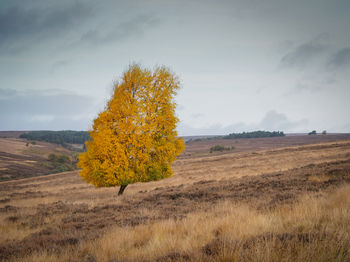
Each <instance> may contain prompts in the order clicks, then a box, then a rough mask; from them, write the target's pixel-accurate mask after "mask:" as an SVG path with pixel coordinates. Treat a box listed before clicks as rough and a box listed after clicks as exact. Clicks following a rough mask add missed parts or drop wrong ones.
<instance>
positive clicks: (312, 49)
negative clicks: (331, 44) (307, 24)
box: [280, 34, 328, 69]
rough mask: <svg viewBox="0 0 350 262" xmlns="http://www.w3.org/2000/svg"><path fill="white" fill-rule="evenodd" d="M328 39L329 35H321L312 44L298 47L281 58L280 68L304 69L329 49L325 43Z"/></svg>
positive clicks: (308, 43)
mask: <svg viewBox="0 0 350 262" xmlns="http://www.w3.org/2000/svg"><path fill="white" fill-rule="evenodd" d="M327 38H328V35H327V34H321V35H319V36H317V37H316V38H315V39H313V40H311V41H310V42H307V43H304V44H302V45H299V46H297V47H296V48H294V50H292V51H290V52H289V53H287V54H286V55H284V56H283V57H282V58H281V61H280V66H281V67H282V68H299V69H302V68H304V67H305V66H306V65H307V64H309V63H310V62H312V61H313V60H314V59H315V58H316V57H317V56H319V55H320V54H322V53H323V52H324V51H325V50H326V49H327V48H328V46H327V45H326V44H324V43H323V42H324V41H325V39H327Z"/></svg>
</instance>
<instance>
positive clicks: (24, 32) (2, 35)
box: [0, 2, 93, 51]
mask: <svg viewBox="0 0 350 262" xmlns="http://www.w3.org/2000/svg"><path fill="white" fill-rule="evenodd" d="M92 13H93V11H92V8H90V7H89V6H87V5H86V4H82V3H80V2H73V3H69V4H68V5H62V4H61V5H58V6H53V5H52V3H51V5H50V4H49V6H47V7H46V8H44V7H40V8H39V7H37V8H25V4H23V3H22V2H21V3H19V4H18V5H14V6H11V7H8V8H6V9H4V10H3V11H2V12H0V46H1V49H2V50H3V51H6V50H4V49H10V50H12V51H18V50H21V49H23V48H26V47H27V46H28V44H29V43H31V44H37V43H38V42H40V41H42V40H43V39H45V38H49V37H59V36H60V35H61V34H62V33H64V32H65V31H67V30H71V29H72V28H73V27H74V26H75V25H77V24H79V23H82V22H83V21H84V20H86V19H87V18H89V17H91V15H92Z"/></svg>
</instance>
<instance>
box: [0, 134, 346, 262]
mask: <svg viewBox="0 0 350 262" xmlns="http://www.w3.org/2000/svg"><path fill="white" fill-rule="evenodd" d="M271 141H272V140H271ZM240 143H241V142H240ZM174 170H175V174H174V176H173V177H171V178H169V179H166V180H161V181H157V182H150V183H137V184H133V185H130V186H128V188H127V190H126V191H125V193H124V195H123V196H122V197H119V198H116V194H117V189H116V188H99V189H97V188H95V187H93V186H91V185H87V184H86V183H85V182H84V181H82V180H81V178H80V177H79V176H78V172H76V171H74V172H66V173H61V174H55V175H48V176H41V177H33V178H27V179H22V180H16V181H9V182H2V183H0V223H1V224H0V260H1V259H3V260H6V261H7V260H9V261H113V259H114V261H157V260H158V261H187V260H192V261H259V260H260V261H295V260H299V261H315V260H316V261H333V260H337V259H338V260H339V261H345V260H349V259H350V258H349V257H348V256H349V254H348V253H347V252H348V250H349V248H350V245H349V242H350V237H349V233H348V232H350V227H349V225H350V221H349V220H350V213H349V209H350V194H349V193H350V188H349V187H348V186H344V183H350V141H337V142H329V143H322V144H314V145H303V146H293V147H280V148H277V149H276V148H272V149H268V150H260V151H250V152H245V151H242V152H241V153H225V154H221V155H214V156H213V155H210V154H209V151H208V153H207V154H206V155H204V154H202V155H201V156H198V155H197V156H196V157H191V156H185V157H182V158H181V159H179V160H178V161H176V163H175V165H174Z"/></svg>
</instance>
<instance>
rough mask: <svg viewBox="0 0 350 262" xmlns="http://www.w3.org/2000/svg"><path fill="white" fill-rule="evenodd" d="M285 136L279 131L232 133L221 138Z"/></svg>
mask: <svg viewBox="0 0 350 262" xmlns="http://www.w3.org/2000/svg"><path fill="white" fill-rule="evenodd" d="M277 136H285V134H284V133H283V132H281V131H273V132H269V131H260V130H259V131H253V132H243V133H232V134H229V135H227V136H223V138H224V139H236V138H258V137H277Z"/></svg>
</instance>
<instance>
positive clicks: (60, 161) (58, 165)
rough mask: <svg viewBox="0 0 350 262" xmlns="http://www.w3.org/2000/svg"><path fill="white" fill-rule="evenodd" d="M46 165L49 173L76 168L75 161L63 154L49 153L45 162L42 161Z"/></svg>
mask: <svg viewBox="0 0 350 262" xmlns="http://www.w3.org/2000/svg"><path fill="white" fill-rule="evenodd" d="M42 164H43V165H44V166H46V167H48V168H49V169H50V171H51V173H60V172H65V171H72V170H75V169H76V162H74V161H72V159H71V158H70V157H69V156H67V155H63V154H50V155H49V157H48V161H47V162H43V163H42Z"/></svg>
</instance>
